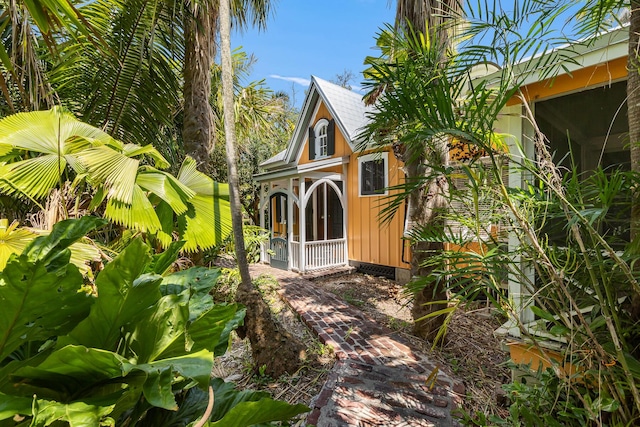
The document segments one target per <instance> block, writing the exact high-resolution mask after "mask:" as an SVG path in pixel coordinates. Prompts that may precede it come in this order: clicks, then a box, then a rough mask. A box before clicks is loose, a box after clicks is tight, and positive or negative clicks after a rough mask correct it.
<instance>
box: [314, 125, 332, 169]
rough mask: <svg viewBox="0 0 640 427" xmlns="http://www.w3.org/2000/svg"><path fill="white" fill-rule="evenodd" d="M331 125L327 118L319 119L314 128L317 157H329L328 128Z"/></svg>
mask: <svg viewBox="0 0 640 427" xmlns="http://www.w3.org/2000/svg"><path fill="white" fill-rule="evenodd" d="M328 127H329V121H328V120H326V119H320V120H318V123H316V125H315V127H314V128H313V133H314V134H315V137H316V140H315V144H316V147H315V148H316V159H319V158H322V157H327V156H328V153H329V152H328V148H329V144H328V136H327V128H328Z"/></svg>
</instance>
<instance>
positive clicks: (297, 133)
mask: <svg viewBox="0 0 640 427" xmlns="http://www.w3.org/2000/svg"><path fill="white" fill-rule="evenodd" d="M319 96H320V95H319V93H318V89H317V85H316V84H315V83H314V82H313V76H312V78H311V85H309V91H308V92H307V97H306V98H305V99H304V103H303V105H302V110H301V112H300V115H299V116H298V122H297V123H296V127H295V128H294V131H293V137H292V138H291V143H290V144H289V146H288V147H287V153H286V154H285V157H284V161H285V162H286V163H291V162H293V161H294V160H296V161H297V158H298V157H299V152H300V151H302V150H300V146H301V145H302V144H304V141H305V138H306V135H305V134H304V132H306V130H307V127H306V126H304V123H305V122H308V121H309V120H310V118H311V113H312V112H311V111H310V109H311V105H312V104H313V98H314V97H319ZM314 110H315V108H314ZM301 132H302V134H301Z"/></svg>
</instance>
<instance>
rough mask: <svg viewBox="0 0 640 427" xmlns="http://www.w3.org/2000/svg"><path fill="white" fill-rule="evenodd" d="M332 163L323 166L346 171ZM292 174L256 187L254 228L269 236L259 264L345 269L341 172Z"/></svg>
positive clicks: (308, 269) (302, 270) (344, 205)
mask: <svg viewBox="0 0 640 427" xmlns="http://www.w3.org/2000/svg"><path fill="white" fill-rule="evenodd" d="M334 162H335V163H336V164H335V165H327V164H324V165H323V167H325V168H326V167H331V166H333V168H332V169H333V170H334V171H335V170H336V167H339V166H340V165H342V166H343V169H346V162H345V160H344V159H340V158H339V159H335V160H334ZM343 162H345V163H343ZM295 172H296V173H292V174H291V175H288V176H278V177H273V176H271V177H270V178H271V179H269V180H266V179H265V181H264V182H263V183H262V184H261V197H260V226H261V227H262V228H265V229H267V230H269V233H270V239H269V242H267V243H265V244H263V246H262V250H261V261H262V262H264V263H269V264H270V265H271V266H272V267H276V268H280V269H283V270H292V271H297V272H300V273H308V272H314V271H319V270H324V269H332V268H335V267H341V266H346V265H348V247H347V233H346V230H347V224H346V218H347V213H346V212H347V197H346V195H345V192H344V189H345V180H344V177H345V176H346V173H337V172H333V171H316V170H310V171H304V173H300V172H301V171H299V170H296V171H295Z"/></svg>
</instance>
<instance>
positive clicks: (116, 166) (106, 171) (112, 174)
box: [78, 146, 140, 204]
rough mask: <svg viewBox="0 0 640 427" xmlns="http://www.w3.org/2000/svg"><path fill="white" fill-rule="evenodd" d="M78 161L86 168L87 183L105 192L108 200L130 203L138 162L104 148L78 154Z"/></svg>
mask: <svg viewBox="0 0 640 427" xmlns="http://www.w3.org/2000/svg"><path fill="white" fill-rule="evenodd" d="M78 159H79V160H80V162H81V163H82V164H83V165H84V167H85V168H86V170H87V173H88V177H87V178H88V179H89V181H90V182H91V183H93V184H94V185H96V184H99V185H100V186H102V187H104V188H105V189H106V190H107V198H108V199H115V200H117V201H120V202H122V203H125V204H130V203H132V199H133V197H134V195H133V193H134V187H135V182H136V176H137V174H138V166H139V164H140V162H139V161H138V160H135V159H132V158H129V157H127V156H125V155H124V154H121V153H118V152H117V151H115V150H112V149H110V148H108V147H106V146H100V147H95V148H91V149H89V150H85V151H83V152H82V153H79V154H78Z"/></svg>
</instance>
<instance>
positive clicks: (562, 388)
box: [363, 1, 640, 426]
mask: <svg viewBox="0 0 640 427" xmlns="http://www.w3.org/2000/svg"><path fill="white" fill-rule="evenodd" d="M566 7H567V4H566V3H563V2H561V3H560V4H558V3H557V2H527V1H525V2H522V3H519V4H518V5H517V6H516V9H518V10H517V11H516V12H515V13H514V12H513V11H502V10H500V9H499V7H498V8H496V9H494V10H491V11H487V10H485V9H484V8H483V7H482V5H480V4H478V8H476V9H475V10H472V11H471V12H470V13H471V16H470V17H469V18H470V19H469V25H468V27H467V28H465V31H464V34H463V42H462V43H461V44H460V45H459V46H458V51H457V52H446V55H447V56H446V57H447V66H446V67H439V63H438V61H437V58H439V57H442V54H443V53H442V52H438V51H434V46H438V43H436V42H434V41H433V40H429V39H427V38H426V37H424V36H421V35H416V34H413V33H412V32H411V31H408V32H406V33H394V32H393V31H392V30H391V29H390V28H389V29H388V30H387V31H386V32H384V33H383V34H382V36H381V38H380V42H381V45H382V47H383V53H384V52H387V53H393V54H394V55H395V56H394V60H393V61H383V60H372V59H370V60H369V64H370V65H371V66H372V68H371V69H370V70H368V73H369V74H368V78H369V79H370V80H369V81H368V82H367V87H368V88H369V89H370V95H378V96H379V98H378V101H377V103H376V106H377V107H378V108H379V113H377V114H376V115H375V116H374V117H373V120H372V122H371V124H370V125H369V126H368V127H367V130H366V132H365V135H364V136H365V138H363V140H365V141H370V140H371V139H372V140H374V146H386V145H388V144H393V145H394V148H395V149H398V150H401V151H402V153H404V154H405V156H407V159H408V160H407V161H408V162H410V161H411V159H412V157H411V155H412V154H415V153H418V154H419V153H422V152H423V151H426V152H427V153H433V152H436V151H437V150H438V147H439V144H441V143H442V141H443V140H446V141H447V142H449V143H450V145H452V146H454V145H455V146H460V145H461V146H464V147H466V148H467V150H468V152H467V154H469V155H467V156H463V158H461V159H457V160H458V161H451V162H449V163H448V164H445V165H442V164H439V163H435V164H433V165H430V166H433V168H432V172H431V173H430V174H428V175H426V176H422V177H418V178H417V179H416V180H415V181H411V180H408V181H407V183H406V184H404V185H402V186H400V187H398V188H396V189H395V190H397V191H398V194H397V195H396V196H392V197H391V198H390V199H389V202H388V206H387V208H386V209H385V211H384V212H383V217H384V219H388V218H390V216H391V215H394V214H396V212H397V211H398V209H399V208H400V207H401V206H402V205H403V203H404V200H405V199H406V197H407V195H408V194H409V193H410V192H412V191H414V190H416V189H419V188H420V187H421V186H424V185H426V184H427V183H429V182H434V181H436V182H439V183H440V185H441V186H443V187H446V188H448V189H449V190H450V191H449V192H448V199H447V200H446V203H445V206H444V208H443V209H442V211H441V212H440V214H441V215H442V216H443V217H444V218H445V226H444V227H441V228H440V229H438V228H437V227H429V226H422V227H416V228H415V229H414V232H413V233H412V235H411V236H410V237H409V239H410V240H411V242H412V243H416V244H420V243H431V242H437V243H444V244H445V245H446V247H447V248H448V249H447V250H444V251H441V252H439V253H430V254H429V255H431V256H430V257H429V259H428V260H427V261H426V262H425V265H424V267H425V268H428V269H429V270H431V271H432V273H431V274H430V275H429V276H428V277H423V278H420V279H418V280H416V281H414V282H413V283H412V285H411V287H412V289H411V290H412V291H414V292H416V291H419V290H422V289H423V288H425V286H427V285H429V286H431V285H432V284H433V283H437V285H438V286H440V287H446V288H447V289H448V290H449V292H450V294H452V295H453V300H452V304H451V305H450V306H449V307H448V308H447V309H446V312H445V311H441V312H439V313H434V315H436V314H446V315H448V316H452V315H453V312H454V308H455V307H457V306H460V305H463V304H465V303H467V302H469V301H473V300H474V299H476V298H478V297H482V298H486V299H487V300H488V301H490V302H491V303H493V305H494V306H495V307H496V308H498V309H499V310H500V311H501V314H503V315H504V316H505V317H506V318H508V319H509V323H507V325H506V327H507V328H510V329H511V330H513V329H518V331H519V334H520V336H521V337H522V338H523V339H524V340H525V342H527V343H529V344H531V346H532V347H533V349H534V350H535V349H539V348H541V347H544V345H545V341H549V342H551V343H552V344H553V345H554V347H558V348H561V349H562V351H561V356H560V357H561V361H560V362H559V364H558V366H556V367H555V369H553V370H551V371H548V372H546V373H542V372H540V373H537V374H535V373H534V377H535V378H536V380H537V381H538V384H536V385H534V384H533V383H527V384H520V383H514V384H512V385H510V386H509V387H508V389H509V392H510V393H511V397H512V401H513V405H512V406H511V412H510V418H509V420H507V421H505V422H504V424H505V425H528V426H529V425H531V426H535V425H633V424H634V423H636V422H637V420H638V419H640V389H639V388H638V384H640V369H638V367H640V348H639V347H638V345H637V343H638V342H640V325H639V324H638V321H637V312H636V313H634V307H633V304H632V301H634V300H635V301H637V300H638V298H640V284H639V283H640V275H639V274H638V271H637V270H638V269H637V267H635V265H636V264H637V262H638V260H639V258H640V251H638V242H637V241H632V242H629V240H628V237H627V238H625V235H626V236H628V227H629V223H628V218H629V216H630V214H629V212H630V202H631V194H632V191H633V189H634V188H635V186H636V185H637V182H638V179H639V177H638V175H637V174H636V173H632V172H624V171H622V170H616V169H611V170H603V169H602V168H600V169H596V170H594V171H591V173H590V174H589V175H580V174H578V172H577V168H576V167H572V168H570V169H569V170H568V171H565V170H560V168H558V167H557V166H556V165H555V164H554V163H553V161H552V158H551V155H550V153H549V151H548V148H547V146H546V144H545V136H544V135H542V134H541V133H540V132H539V130H538V129H537V128H536V126H535V117H534V116H533V114H532V112H531V111H530V110H527V104H524V119H523V120H526V121H527V122H528V123H531V124H532V128H533V130H532V133H533V135H531V136H532V138H531V141H520V140H518V139H517V138H519V135H516V136H515V137H514V136H510V135H505V134H498V133H496V131H495V129H496V128H498V127H502V126H503V124H504V123H499V124H497V123H496V122H497V121H499V120H500V119H502V118H504V116H503V114H504V113H505V107H506V106H507V102H508V101H509V100H510V99H512V97H513V96H515V95H516V93H517V91H518V88H519V87H520V86H521V85H522V84H524V82H525V80H526V79H527V78H529V77H530V76H531V74H532V73H533V72H536V73H538V72H539V73H541V74H536V79H539V78H544V77H550V76H553V75H554V74H555V73H558V72H559V71H563V70H564V71H566V69H565V67H566V66H567V64H570V63H572V61H574V60H573V59H571V55H572V54H573V51H572V49H571V48H566V49H556V50H553V51H549V48H551V47H554V46H556V45H557V44H560V43H566V41H567V40H566V39H565V38H563V37H561V36H554V34H553V31H554V28H555V27H554V25H553V23H554V20H555V19H557V18H558V16H559V14H560V13H561V12H562V11H563V10H566ZM525 26H528V28H523V27H525ZM521 28H522V30H520V29H521ZM483 37H484V39H483ZM476 43H478V44H476ZM383 57H384V55H383ZM526 57H530V58H533V59H531V61H529V62H527V63H525V64H520V63H519V61H520V60H522V59H523V58H526ZM479 63H481V64H484V63H497V64H499V65H500V68H497V67H496V68H495V69H493V70H491V71H493V74H491V75H490V77H489V78H487V77H480V76H478V77H476V76H473V75H472V74H473V73H474V72H477V73H478V74H477V75H480V74H482V73H481V70H478V67H477V64H479ZM474 67H475V68H474ZM487 71H489V70H487ZM517 116H518V117H519V116H520V110H518V112H517ZM502 128H504V127H502ZM391 130H393V131H391ZM525 144H527V147H526V148H527V149H526V150H525ZM533 152H535V161H534V159H532V158H531V157H532V154H530V153H533ZM433 161H436V162H437V159H435V160H433ZM572 166H573V165H572ZM515 176H517V177H518V179H513V178H514V177H515ZM438 180H439V181H438ZM507 283H508V284H509V285H510V286H511V289H517V287H519V288H520V289H521V290H522V294H521V293H518V294H515V293H514V294H509V293H508V292H507V289H506V285H507ZM532 306H534V307H535V308H530V307H532ZM446 324H447V323H446V322H445V328H443V330H442V332H443V333H444V331H445V330H446ZM569 366H571V369H573V370H571V371H570V372H571V374H569V373H567V372H566V371H565V369H563V368H566V369H569V368H568V367H569ZM483 418H484V421H486V418H487V417H486V416H481V417H479V418H478V420H477V421H474V422H478V423H480V424H482V419H483ZM554 420H555V421H554ZM488 422H489V423H493V422H500V423H502V421H501V420H489V421H488Z"/></svg>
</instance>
